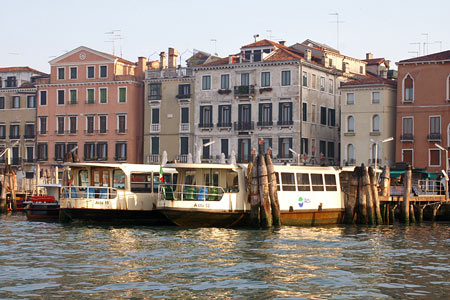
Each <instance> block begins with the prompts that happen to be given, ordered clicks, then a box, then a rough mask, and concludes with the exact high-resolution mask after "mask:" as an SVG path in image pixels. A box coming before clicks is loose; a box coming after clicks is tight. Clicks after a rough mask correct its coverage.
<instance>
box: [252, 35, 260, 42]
mask: <svg viewBox="0 0 450 300" xmlns="http://www.w3.org/2000/svg"><path fill="white" fill-rule="evenodd" d="M253 38H254V39H255V43H256V41H257V40H258V38H259V34H254V35H253Z"/></svg>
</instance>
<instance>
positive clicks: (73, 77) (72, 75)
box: [70, 67, 78, 79]
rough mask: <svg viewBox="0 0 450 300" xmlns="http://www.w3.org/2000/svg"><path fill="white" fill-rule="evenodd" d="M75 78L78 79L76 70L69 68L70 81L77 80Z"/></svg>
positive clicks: (75, 68)
mask: <svg viewBox="0 0 450 300" xmlns="http://www.w3.org/2000/svg"><path fill="white" fill-rule="evenodd" d="M77 78H78V68H77V67H70V79H77Z"/></svg>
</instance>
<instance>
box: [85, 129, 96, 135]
mask: <svg viewBox="0 0 450 300" xmlns="http://www.w3.org/2000/svg"><path fill="white" fill-rule="evenodd" d="M97 131H98V130H94V129H88V130H85V131H84V134H86V135H90V134H96V133H97Z"/></svg>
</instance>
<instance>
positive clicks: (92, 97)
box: [86, 89, 95, 104]
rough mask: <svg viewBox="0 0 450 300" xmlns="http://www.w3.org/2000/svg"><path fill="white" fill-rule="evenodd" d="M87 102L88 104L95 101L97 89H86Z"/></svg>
mask: <svg viewBox="0 0 450 300" xmlns="http://www.w3.org/2000/svg"><path fill="white" fill-rule="evenodd" d="M86 103H87V104H94V103H95V89H86Z"/></svg>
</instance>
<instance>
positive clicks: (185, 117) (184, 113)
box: [181, 107, 189, 124]
mask: <svg viewBox="0 0 450 300" xmlns="http://www.w3.org/2000/svg"><path fill="white" fill-rule="evenodd" d="M181 123H182V124H188V123H189V107H182V108H181Z"/></svg>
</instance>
